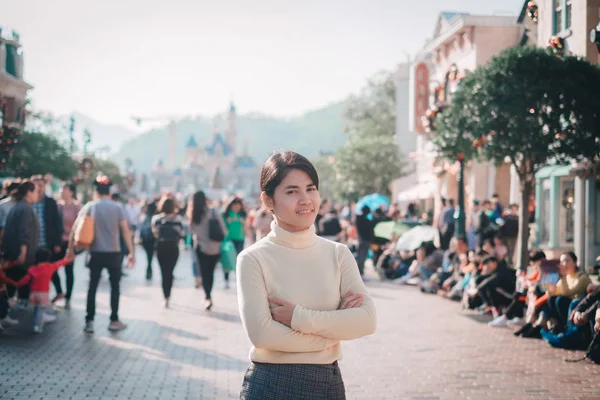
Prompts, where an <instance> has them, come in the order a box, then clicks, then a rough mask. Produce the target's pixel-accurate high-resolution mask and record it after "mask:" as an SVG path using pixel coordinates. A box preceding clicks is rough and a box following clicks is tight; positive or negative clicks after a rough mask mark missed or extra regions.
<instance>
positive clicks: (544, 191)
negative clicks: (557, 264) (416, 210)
mask: <svg viewBox="0 0 600 400" xmlns="http://www.w3.org/2000/svg"><path fill="white" fill-rule="evenodd" d="M526 3H528V2H526ZM529 6H530V7H533V10H534V11H535V13H533V12H529V13H527V16H528V18H529V20H530V21H531V22H534V23H535V25H536V27H537V46H538V47H541V48H545V47H548V46H549V44H550V43H554V45H555V46H559V48H560V50H561V51H562V52H563V53H564V54H566V55H575V56H580V57H585V58H587V59H588V60H589V61H591V62H593V63H600V47H598V45H597V44H596V43H594V42H592V41H591V40H590V32H592V31H594V30H597V29H598V24H599V23H600V0H538V1H536V2H533V3H532V4H530V5H529ZM524 7H527V5H526V6H524ZM532 15H533V18H532V17H531V16H532ZM536 17H537V18H536ZM589 167H590V166H588V168H583V166H581V165H565V166H549V167H546V168H543V169H542V170H540V171H539V172H538V174H537V175H536V181H537V182H536V200H537V208H536V221H537V237H536V240H537V244H538V246H539V247H540V248H542V249H544V251H546V252H547V253H548V254H549V255H550V256H552V257H557V256H558V255H559V254H560V253H561V252H563V251H571V250H573V251H575V253H576V254H577V256H578V258H579V263H580V265H581V266H583V267H584V268H590V267H592V266H593V265H594V263H595V259H596V257H597V256H598V255H599V254H600V221H599V218H598V217H600V175H599V171H600V168H598V166H597V165H596V166H595V168H594V166H592V168H589Z"/></svg>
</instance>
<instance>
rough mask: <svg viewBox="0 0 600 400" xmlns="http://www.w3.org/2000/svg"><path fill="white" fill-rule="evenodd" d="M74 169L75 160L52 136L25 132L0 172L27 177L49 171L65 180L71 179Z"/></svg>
mask: <svg viewBox="0 0 600 400" xmlns="http://www.w3.org/2000/svg"><path fill="white" fill-rule="evenodd" d="M76 171H77V165H76V163H75V161H74V160H73V158H72V157H71V155H70V154H69V152H68V151H67V149H66V148H65V147H64V146H63V145H62V144H61V143H60V142H59V141H58V140H57V139H56V138H55V137H54V136H50V135H46V134H44V133H39V132H25V133H24V134H23V136H22V140H21V142H20V143H19V144H18V145H16V146H15V149H14V153H13V154H12V156H11V157H10V158H9V160H8V162H7V163H6V165H5V166H4V168H2V170H0V174H1V175H2V176H15V177H29V176H32V175H37V174H45V173H48V172H49V173H51V174H52V175H54V176H56V177H57V178H59V179H64V180H67V179H71V178H72V177H73V176H74V175H75V173H76Z"/></svg>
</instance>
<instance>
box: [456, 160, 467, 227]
mask: <svg viewBox="0 0 600 400" xmlns="http://www.w3.org/2000/svg"><path fill="white" fill-rule="evenodd" d="M457 158H458V176H457V181H458V207H457V208H456V212H455V213H454V219H455V223H456V230H455V236H456V237H465V236H466V232H465V231H466V227H465V156H464V154H459V155H458V157H457Z"/></svg>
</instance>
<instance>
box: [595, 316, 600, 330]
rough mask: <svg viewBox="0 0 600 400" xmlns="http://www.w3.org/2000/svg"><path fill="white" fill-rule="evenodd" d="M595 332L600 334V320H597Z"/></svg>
mask: <svg viewBox="0 0 600 400" xmlns="http://www.w3.org/2000/svg"><path fill="white" fill-rule="evenodd" d="M594 332H595V333H598V332H600V320H598V319H597V320H596V323H595V324H594Z"/></svg>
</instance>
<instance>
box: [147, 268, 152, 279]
mask: <svg viewBox="0 0 600 400" xmlns="http://www.w3.org/2000/svg"><path fill="white" fill-rule="evenodd" d="M146 280H147V281H150V280H152V270H151V269H147V270H146Z"/></svg>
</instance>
